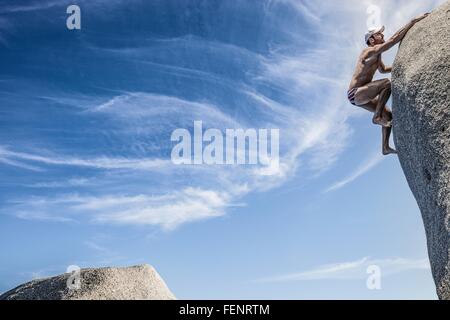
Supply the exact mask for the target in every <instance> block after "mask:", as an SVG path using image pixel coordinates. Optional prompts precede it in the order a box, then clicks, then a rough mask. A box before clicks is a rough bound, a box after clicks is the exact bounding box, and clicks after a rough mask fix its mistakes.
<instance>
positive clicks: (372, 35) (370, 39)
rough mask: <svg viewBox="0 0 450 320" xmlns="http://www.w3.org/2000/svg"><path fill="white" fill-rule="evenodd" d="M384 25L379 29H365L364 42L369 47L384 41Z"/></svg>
mask: <svg viewBox="0 0 450 320" xmlns="http://www.w3.org/2000/svg"><path fill="white" fill-rule="evenodd" d="M383 32H384V26H383V27H381V28H379V29H371V30H369V31H367V33H366V36H365V38H364V39H365V41H366V44H367V45H368V46H369V47H373V46H375V45H377V44H382V43H384V34H383Z"/></svg>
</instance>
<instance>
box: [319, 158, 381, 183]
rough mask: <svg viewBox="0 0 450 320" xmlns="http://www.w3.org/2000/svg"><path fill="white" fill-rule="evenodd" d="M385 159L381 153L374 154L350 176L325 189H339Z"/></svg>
mask: <svg viewBox="0 0 450 320" xmlns="http://www.w3.org/2000/svg"><path fill="white" fill-rule="evenodd" d="M383 159H384V157H383V156H382V155H381V154H379V153H377V154H375V155H373V156H372V157H371V158H369V159H368V160H366V161H364V163H363V164H362V165H360V166H359V167H358V168H357V169H356V170H355V171H354V172H353V173H351V174H350V175H349V176H348V177H346V178H344V179H342V180H340V181H337V182H335V183H333V184H332V185H331V186H329V187H328V188H327V189H326V190H325V192H330V191H336V190H338V189H341V188H343V187H345V186H346V185H347V184H349V183H351V182H353V181H354V180H356V179H358V178H359V177H360V176H362V175H364V174H365V173H367V172H368V171H370V170H371V169H372V168H374V167H375V166H376V165H378V164H379V163H380V162H381V161H382V160H383Z"/></svg>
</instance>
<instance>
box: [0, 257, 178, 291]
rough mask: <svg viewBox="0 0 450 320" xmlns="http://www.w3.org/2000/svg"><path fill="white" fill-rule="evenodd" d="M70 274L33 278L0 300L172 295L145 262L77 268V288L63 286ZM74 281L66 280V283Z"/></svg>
mask: <svg viewBox="0 0 450 320" xmlns="http://www.w3.org/2000/svg"><path fill="white" fill-rule="evenodd" d="M72 275H73V274H70V273H65V274H62V275H59V276H56V277H51V278H45V279H39V280H33V281H31V282H28V283H25V284H23V285H20V286H18V287H17V288H15V289H12V290H10V291H8V292H6V293H4V294H3V295H1V296H0V300H173V299H175V296H174V295H173V294H172V293H171V292H170V290H169V289H168V288H167V286H166V284H165V283H164V280H163V279H161V277H160V276H159V274H158V273H157V272H156V270H155V269H153V267H151V266H149V265H142V266H134V267H127V268H99V269H81V272H80V280H81V282H80V286H79V289H76V288H73V287H72V288H71V289H69V288H68V286H67V280H68V279H69V277H70V276H72ZM71 283H72V284H73V283H74V282H72V281H69V284H71Z"/></svg>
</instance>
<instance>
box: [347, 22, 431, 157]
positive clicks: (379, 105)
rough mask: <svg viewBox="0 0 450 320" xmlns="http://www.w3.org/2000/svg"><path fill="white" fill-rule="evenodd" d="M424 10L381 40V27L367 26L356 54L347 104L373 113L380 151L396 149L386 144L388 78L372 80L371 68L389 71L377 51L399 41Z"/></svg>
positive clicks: (389, 114) (389, 118) (389, 122)
mask: <svg viewBox="0 0 450 320" xmlns="http://www.w3.org/2000/svg"><path fill="white" fill-rule="evenodd" d="M427 16H428V13H426V14H424V15H421V16H419V17H417V18H415V19H413V20H411V22H409V23H408V24H407V25H406V26H404V27H403V28H402V29H400V30H399V31H398V32H397V33H396V34H394V35H393V36H392V37H391V38H390V39H389V40H388V41H384V35H383V32H384V27H381V28H380V29H378V30H369V31H368V32H367V33H366V35H365V42H366V44H367V46H368V47H367V48H366V49H364V50H363V51H362V53H361V54H360V55H359V57H358V61H357V65H356V70H355V73H354V74H353V77H352V80H351V82H350V86H349V90H348V92H347V95H348V100H349V101H350V103H351V104H353V105H355V106H358V107H362V108H364V109H366V110H368V111H370V112H373V113H374V116H373V119H372V122H373V123H374V124H379V125H381V126H382V127H383V128H382V136H383V141H382V145H383V154H384V155H388V154H395V153H397V151H396V150H394V149H392V148H391V147H390V146H389V137H390V135H391V130H392V112H391V111H390V110H389V108H388V107H387V106H386V102H387V101H388V100H389V97H390V96H391V81H390V80H389V79H387V78H386V79H381V80H376V81H372V80H373V76H374V74H375V72H376V71H377V70H378V71H380V73H389V72H391V69H392V68H391V67H386V66H385V65H384V63H383V61H382V59H381V54H382V53H383V52H385V51H387V50H389V49H391V48H392V47H393V46H394V45H396V44H397V43H399V42H400V41H401V40H402V39H403V38H404V37H405V35H406V33H407V32H408V31H409V29H411V27H412V26H413V25H414V24H416V23H417V22H419V21H420V20H422V19H424V18H426V17H427Z"/></svg>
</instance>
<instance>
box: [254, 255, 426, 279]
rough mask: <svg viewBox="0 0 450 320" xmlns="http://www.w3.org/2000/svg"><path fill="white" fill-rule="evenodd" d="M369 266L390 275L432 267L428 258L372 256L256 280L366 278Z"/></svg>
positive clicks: (383, 274)
mask: <svg viewBox="0 0 450 320" xmlns="http://www.w3.org/2000/svg"><path fill="white" fill-rule="evenodd" d="M369 266H378V267H379V268H380V270H381V275H382V276H389V275H393V274H397V273H402V272H406V271H410V270H429V269H430V263H429V262H428V259H426V258H424V259H406V258H387V259H372V258H370V257H364V258H362V259H359V260H355V261H350V262H341V263H333V264H327V265H323V266H319V267H317V268H314V269H311V270H307V271H302V272H297V273H289V274H284V275H279V276H271V277H265V278H260V279H257V280H255V282H261V283H269V282H286V281H287V282H290V281H308V280H343V279H364V278H367V268H368V267H369Z"/></svg>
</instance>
